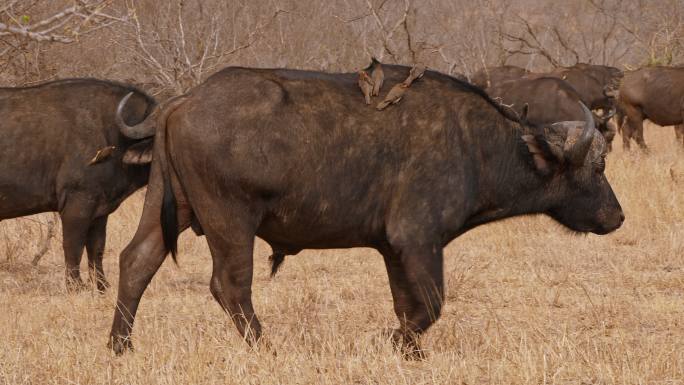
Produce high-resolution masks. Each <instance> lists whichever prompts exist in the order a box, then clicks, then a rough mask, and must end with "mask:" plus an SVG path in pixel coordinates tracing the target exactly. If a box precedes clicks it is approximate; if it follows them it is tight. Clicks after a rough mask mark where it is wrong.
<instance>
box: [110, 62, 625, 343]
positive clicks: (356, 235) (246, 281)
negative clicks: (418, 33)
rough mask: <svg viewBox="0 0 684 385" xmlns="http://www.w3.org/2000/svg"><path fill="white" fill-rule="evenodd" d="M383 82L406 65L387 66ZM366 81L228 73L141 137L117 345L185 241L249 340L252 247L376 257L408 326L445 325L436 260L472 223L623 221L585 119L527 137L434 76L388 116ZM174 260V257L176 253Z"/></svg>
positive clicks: (613, 225) (516, 124)
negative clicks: (196, 241)
mask: <svg viewBox="0 0 684 385" xmlns="http://www.w3.org/2000/svg"><path fill="white" fill-rule="evenodd" d="M384 70H385V76H386V80H387V84H396V83H399V82H401V81H402V80H404V79H405V78H406V76H407V75H408V72H409V68H407V67H403V66H390V65H387V66H385V68H384ZM356 83H357V75H356V74H355V73H350V74H327V73H319V72H308V71H296V70H284V69H248V68H227V69H224V70H223V71H221V72H219V73H217V74H215V75H213V76H211V77H210V78H209V79H207V80H206V81H205V82H204V83H203V84H201V85H199V86H198V87H196V88H194V89H193V90H191V91H190V92H189V93H188V94H187V95H186V96H184V97H182V98H180V99H175V100H173V101H171V102H169V103H168V104H166V105H165V107H164V108H162V109H161V110H160V113H159V118H158V119H157V120H156V121H151V120H150V119H148V120H146V121H145V122H143V123H141V124H140V125H138V126H136V127H135V130H136V131H139V132H141V133H142V132H147V135H149V136H152V135H155V144H154V146H155V147H154V161H153V163H152V172H151V175H150V185H149V187H148V190H147V196H146V197H145V208H144V211H143V215H142V218H141V220H140V224H139V226H138V230H137V231H136V234H135V237H134V238H133V240H132V241H131V243H130V244H129V245H128V246H127V247H126V248H125V250H124V251H123V252H122V254H121V260H120V264H121V265H120V268H121V275H120V280H119V293H118V302H117V308H116V310H115V313H114V322H113V325H112V330H111V336H110V346H111V347H112V348H113V349H114V351H115V352H117V353H121V352H123V351H125V350H126V349H128V348H130V347H131V340H130V334H131V330H132V326H133V322H134V317H135V314H136V311H137V309H138V304H139V302H140V299H141V296H142V294H143V292H144V291H145V288H146V287H147V285H148V284H149V282H150V280H151V279H152V277H153V276H154V274H155V273H156V271H157V269H158V268H159V266H160V265H161V264H162V262H163V261H164V259H165V256H166V255H167V253H168V252H169V251H171V252H172V253H175V248H176V239H177V236H178V234H179V232H181V231H183V230H184V229H186V228H187V227H189V226H193V228H195V229H199V230H201V231H203V232H204V234H205V235H206V238H207V242H208V243H209V248H210V250H211V254H212V258H213V273H212V277H211V283H210V289H211V293H212V294H213V295H214V298H215V299H216V300H217V301H218V303H219V304H220V305H221V306H222V307H223V309H224V310H225V311H226V312H227V313H228V314H229V315H230V316H231V318H232V320H233V321H234V323H235V325H236V326H237V328H238V330H239V332H240V333H241V334H242V335H243V336H244V337H245V339H246V340H247V341H248V342H249V343H250V344H252V343H255V342H256V341H258V340H259V338H260V337H261V325H260V323H259V320H258V319H257V316H256V314H255V313H254V308H253V306H252V298H251V297H252V294H251V293H252V274H253V273H252V270H253V256H252V253H253V247H254V239H255V236H258V237H260V238H262V239H264V240H266V241H267V242H268V243H270V244H271V245H272V246H273V247H274V248H275V249H276V250H281V251H284V252H286V253H296V252H297V251H299V250H301V249H304V248H314V249H318V248H349V247H372V248H375V249H376V250H378V251H379V252H380V254H382V256H383V258H384V260H385V265H386V267H387V272H388V275H389V282H390V288H391V292H392V297H393V299H394V311H395V313H396V315H397V317H398V319H399V328H398V329H397V330H396V331H395V332H394V334H393V337H394V339H395V341H396V342H397V343H400V344H401V346H402V347H403V348H404V349H405V351H406V352H408V353H410V354H413V355H419V354H420V350H419V349H418V345H417V342H416V336H418V335H419V334H420V333H423V332H424V331H426V330H427V329H428V328H429V327H430V325H432V324H433V323H434V322H435V320H436V319H438V318H439V316H440V313H441V309H442V304H443V301H444V277H443V263H444V259H443V253H442V249H443V248H444V246H446V245H447V244H448V243H449V242H450V241H451V240H453V239H454V238H456V237H458V236H459V235H461V234H463V233H464V232H466V231H468V230H469V229H472V228H474V227H476V226H479V225H482V224H485V223H488V222H492V221H496V220H499V219H503V218H507V217H512V216H517V215H525V214H534V213H544V214H547V215H549V216H551V217H552V218H554V219H555V220H557V221H559V222H560V223H562V224H563V225H565V226H567V227H568V228H570V229H572V230H574V231H577V232H593V233H596V234H607V233H609V232H611V231H613V230H615V229H617V228H618V227H620V225H621V224H622V222H623V220H624V216H623V213H622V209H621V208H620V204H619V203H618V200H617V198H616V197H615V195H614V193H613V191H612V189H611V186H610V184H609V183H608V181H607V180H606V177H605V175H604V173H603V171H604V167H605V162H604V157H605V155H606V152H605V151H606V147H605V140H604V139H603V137H602V136H601V135H600V134H599V133H598V132H597V131H596V129H595V128H594V124H593V120H592V117H591V113H590V112H589V111H588V110H585V119H586V123H585V122H577V121H573V122H561V123H556V124H553V125H549V126H545V127H532V126H529V125H527V124H525V123H522V122H520V121H517V120H516V119H515V117H514V116H513V115H512V114H511V113H509V112H507V111H506V110H504V109H502V107H500V105H499V104H498V103H496V102H494V101H492V100H491V99H490V98H489V97H488V96H487V95H486V94H485V93H484V92H483V91H482V90H480V89H479V88H476V87H474V86H472V85H470V84H468V83H464V82H460V81H458V80H456V79H454V78H452V77H449V76H446V75H443V74H440V73H437V72H433V71H428V72H426V73H425V76H424V77H423V78H422V79H421V81H419V82H416V83H415V84H413V85H412V86H411V88H410V89H409V90H408V91H407V93H406V95H405V97H404V98H403V99H402V101H401V103H399V104H397V105H394V106H391V107H389V108H388V109H386V110H384V111H376V110H375V109H374V108H373V107H372V106H366V105H365V104H363V102H362V101H361V100H360V98H359V97H358V88H357V84H356ZM174 255H175V254H174Z"/></svg>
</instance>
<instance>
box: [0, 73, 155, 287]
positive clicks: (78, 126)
mask: <svg viewBox="0 0 684 385" xmlns="http://www.w3.org/2000/svg"><path fill="white" fill-rule="evenodd" d="M131 92H132V96H131V97H130V101H129V103H127V104H126V106H125V108H124V109H123V110H122V111H120V118H121V119H123V120H125V122H128V124H133V123H135V122H140V121H142V120H143V119H144V118H145V117H146V116H147V114H148V113H149V112H150V111H152V109H153V108H154V106H155V101H154V99H152V98H151V97H149V96H147V95H146V94H145V93H143V92H141V91H139V90H136V89H134V88H133V87H131V86H127V85H123V84H118V83H112V82H106V81H100V80H93V79H72V80H61V81H55V82H50V83H45V84H42V85H38V86H34V87H26V88H1V89H0V116H2V122H0V133H1V136H0V165H2V167H1V168H0V220H1V219H8V218H15V217H20V216H24V215H31V214H37V213H42V212H47V211H58V212H59V215H60V217H61V220H62V230H63V231H62V232H63V234H64V239H63V246H64V258H65V264H66V277H67V287H68V288H70V289H75V288H81V287H83V282H82V280H81V277H80V272H79V265H80V261H81V256H82V254H83V248H84V247H85V248H86V250H87V252H88V266H89V267H90V269H91V278H93V280H94V281H96V282H97V287H98V289H100V290H104V289H105V287H106V285H107V281H106V280H105V276H104V271H103V269H102V254H103V251H104V246H105V238H106V234H105V232H106V227H107V217H108V215H109V214H110V213H112V212H113V211H114V210H116V208H117V207H118V206H119V204H121V202H122V201H123V200H124V199H125V198H126V197H127V196H129V195H130V194H132V193H133V192H134V191H135V190H137V189H139V188H140V187H141V186H143V185H145V184H146V183H147V178H148V175H149V165H136V163H140V162H141V161H142V163H145V162H149V161H150V160H151V159H150V158H149V156H148V157H145V156H143V157H142V158H141V157H140V155H144V152H145V150H146V149H147V150H150V149H151V140H149V139H147V140H145V141H143V142H140V141H138V140H136V139H131V138H127V137H126V136H124V135H122V134H121V132H120V125H117V123H116V116H117V114H116V109H117V105H118V104H119V102H120V101H121V99H122V98H123V97H124V96H125V95H126V94H129V93H131ZM111 146H114V147H113V148H112V147H111ZM103 149H106V151H105V153H108V154H109V155H108V157H105V158H102V159H99V160H98V163H97V164H93V165H89V163H90V161H91V160H92V158H93V157H94V156H95V155H96V154H97V153H98V151H99V150H103ZM112 150H113V151H112ZM148 153H149V151H148ZM144 158H147V159H146V160H145V159H144Z"/></svg>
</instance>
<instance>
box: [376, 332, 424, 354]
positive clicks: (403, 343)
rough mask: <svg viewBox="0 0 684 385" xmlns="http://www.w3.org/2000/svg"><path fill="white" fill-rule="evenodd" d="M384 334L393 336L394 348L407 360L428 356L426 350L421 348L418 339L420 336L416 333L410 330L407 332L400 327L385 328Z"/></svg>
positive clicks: (387, 336)
mask: <svg viewBox="0 0 684 385" xmlns="http://www.w3.org/2000/svg"><path fill="white" fill-rule="evenodd" d="M382 335H383V336H385V337H386V338H391V340H392V345H393V346H394V349H395V350H397V351H398V352H399V353H401V356H402V358H404V359H405V360H412V361H413V360H420V361H422V360H425V359H426V358H427V355H426V354H425V351H424V350H423V349H421V348H420V345H419V344H418V341H417V340H416V339H417V337H418V336H417V335H415V333H412V332H409V333H408V334H406V333H404V332H403V331H401V330H400V329H385V330H383V332H382Z"/></svg>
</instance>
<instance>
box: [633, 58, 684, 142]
mask: <svg viewBox="0 0 684 385" xmlns="http://www.w3.org/2000/svg"><path fill="white" fill-rule="evenodd" d="M620 105H621V107H622V108H623V109H624V113H625V116H626V121H625V124H624V125H623V126H622V131H623V133H622V144H623V146H624V148H625V149H629V147H630V139H634V140H635V141H636V142H637V144H638V145H639V146H640V147H641V148H642V149H647V146H646V142H645V141H644V126H643V122H644V119H649V120H651V121H652V122H653V123H655V124H657V125H659V126H671V125H675V126H676V125H680V124H683V123H684V67H645V68H641V69H639V70H636V71H633V72H628V73H627V74H626V75H625V78H624V79H623V81H622V85H621V86H620ZM680 130H681V129H680V128H678V127H675V132H676V133H677V136H678V137H679V136H680V132H679V131H680ZM682 144H683V145H684V140H682Z"/></svg>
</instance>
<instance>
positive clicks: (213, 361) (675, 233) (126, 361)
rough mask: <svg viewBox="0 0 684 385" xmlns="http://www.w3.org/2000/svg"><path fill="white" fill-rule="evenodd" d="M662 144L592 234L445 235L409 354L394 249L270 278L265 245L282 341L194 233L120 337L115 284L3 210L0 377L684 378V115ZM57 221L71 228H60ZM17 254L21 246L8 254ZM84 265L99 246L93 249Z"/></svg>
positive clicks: (625, 180) (113, 243) (262, 270)
mask: <svg viewBox="0 0 684 385" xmlns="http://www.w3.org/2000/svg"><path fill="white" fill-rule="evenodd" d="M646 135H647V138H646V140H647V142H648V143H649V144H650V146H651V149H652V155H650V156H645V155H643V154H640V153H638V152H633V153H623V151H622V150H621V148H620V147H621V144H620V143H619V140H620V138H618V140H616V147H617V149H616V151H615V152H614V153H612V154H611V155H610V157H609V163H608V170H607V173H608V176H609V179H610V180H611V182H612V184H613V187H614V188H615V190H616V193H617V195H618V197H619V199H620V201H621V203H622V205H623V208H624V210H625V213H626V216H627V221H626V222H625V225H624V226H623V227H622V228H621V229H620V230H619V231H617V232H616V233H614V234H611V235H609V236H603V237H599V236H594V235H588V236H577V235H572V234H570V233H569V232H567V231H564V230H563V229H562V228H561V227H560V225H558V224H555V223H553V222H552V221H551V220H549V219H547V218H542V217H527V218H517V219H513V220H508V221H505V222H503V223H496V224H492V225H487V226H483V227H481V228H478V229H475V230H474V231H472V232H470V233H468V234H466V235H465V236H462V237H461V238H459V239H457V240H456V241H454V242H453V243H452V244H451V245H450V246H449V247H448V248H447V250H446V277H447V293H448V294H447V305H446V308H445V311H444V314H443V316H442V318H441V320H440V321H439V322H438V323H437V324H436V325H435V326H434V327H433V328H432V329H431V330H430V331H429V333H428V334H427V335H426V337H425V338H424V339H423V343H424V347H425V348H427V349H429V358H428V359H427V360H426V361H424V362H406V361H403V360H402V359H401V358H400V357H399V355H398V354H396V353H395V352H394V351H393V349H392V347H391V344H390V343H389V342H388V341H387V340H385V339H383V337H381V334H380V330H381V329H382V328H387V327H393V326H394V325H395V323H396V322H395V318H394V314H393V312H392V305H391V296H390V292H389V287H388V284H387V277H386V274H385V271H384V266H383V263H382V258H381V257H380V256H379V255H378V254H376V253H375V252H374V251H372V250H367V249H353V250H335V251H307V252H304V253H302V254H301V255H298V256H295V257H289V258H288V259H287V261H286V263H285V265H284V266H283V269H282V271H281V273H280V274H279V276H278V277H277V278H276V279H274V280H271V279H269V278H268V264H267V260H266V256H267V255H268V254H269V251H270V250H269V249H268V247H267V246H266V245H265V244H264V243H262V242H260V243H258V245H257V247H256V250H255V261H256V262H255V263H256V272H255V282H254V302H255V307H256V309H257V312H258V314H259V315H260V317H261V320H262V323H263V325H264V327H265V333H266V335H267V336H268V337H269V339H270V341H271V342H272V344H273V345H274V347H275V350H276V351H277V355H276V356H274V355H272V354H270V353H266V352H253V351H251V350H250V349H249V348H248V347H247V346H246V344H244V343H243V342H242V341H241V340H240V338H239V337H238V335H237V332H236V331H235V328H234V326H233V325H232V323H230V322H229V321H228V319H227V317H226V316H225V315H224V314H223V313H222V312H221V311H220V309H219V306H218V305H217V304H216V303H215V302H214V300H213V298H212V297H211V295H210V293H209V290H208V280H209V276H210V271H211V261H210V256H209V252H208V250H207V247H206V246H205V241H204V239H203V238H196V237H194V235H193V234H191V233H190V232H187V233H186V234H184V235H183V236H182V238H181V242H180V245H181V248H180V253H181V257H180V266H179V267H176V266H174V265H173V263H171V262H170V261H167V262H166V263H165V264H164V266H163V267H162V268H161V270H160V272H159V274H157V276H156V277H155V279H154V281H153V283H152V285H151V286H150V288H149V289H148V291H147V293H146V294H145V296H144V297H143V300H142V303H141V307H140V311H139V314H138V318H137V324H136V327H135V331H134V333H135V334H134V343H135V344H136V348H137V351H136V352H134V353H132V354H127V355H125V356H123V357H114V356H113V355H112V354H111V353H110V352H109V350H108V349H107V348H106V347H105V342H106V339H107V335H108V333H109V327H110V324H111V319H112V314H113V308H114V303H115V299H116V289H115V288H114V289H113V290H110V291H109V292H108V293H107V294H105V295H98V294H95V293H93V292H89V293H81V294H73V295H70V294H66V292H65V289H64V284H63V259H62V256H61V251H60V247H59V242H58V241H53V244H52V247H51V252H50V255H48V256H47V257H46V258H45V259H44V260H43V261H42V262H41V265H40V266H39V267H38V268H33V267H31V266H30V259H31V256H32V254H33V252H34V251H35V249H36V248H37V246H36V245H35V244H36V239H37V238H39V231H38V229H39V227H38V225H36V224H35V223H33V222H30V221H26V220H18V221H5V222H2V224H1V225H0V341H2V342H1V344H2V349H0V379H1V380H2V382H3V383H6V384H22V383H36V384H46V383H70V384H72V383H80V384H89V383H117V384H152V383H162V384H183V383H188V384H189V383H246V384H268V383H273V384H310V383H326V384H346V383H360V384H367V383H373V384H395V383H396V384H408V383H411V384H414V383H416V384H420V383H435V384H447V383H448V384H547V383H548V384H553V383H556V384H618V383H619V384H681V383H683V381H684V328H683V326H684V325H683V323H684V193H683V191H684V151H682V150H681V149H679V148H678V146H677V145H676V143H674V134H673V132H672V129H671V128H657V127H651V126H649V127H647V130H646ZM142 200H143V194H142V193H138V194H136V195H135V196H134V197H133V198H132V199H129V200H128V201H127V202H126V203H125V204H124V205H123V207H122V208H121V209H120V210H119V211H118V212H117V213H116V214H115V215H114V216H113V218H112V220H111V222H110V227H109V239H108V246H107V250H106V265H105V269H106V271H107V274H108V277H109V278H110V281H112V282H117V279H118V269H117V263H118V253H119V252H120V251H121V250H122V248H123V247H124V246H125V245H126V242H127V241H128V240H129V239H130V238H131V236H132V234H133V232H134V231H135V227H136V224H137V218H138V215H139V213H140V209H141V204H142ZM58 239H59V238H58ZM5 256H6V257H7V259H6V258H5ZM84 265H85V263H84Z"/></svg>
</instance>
